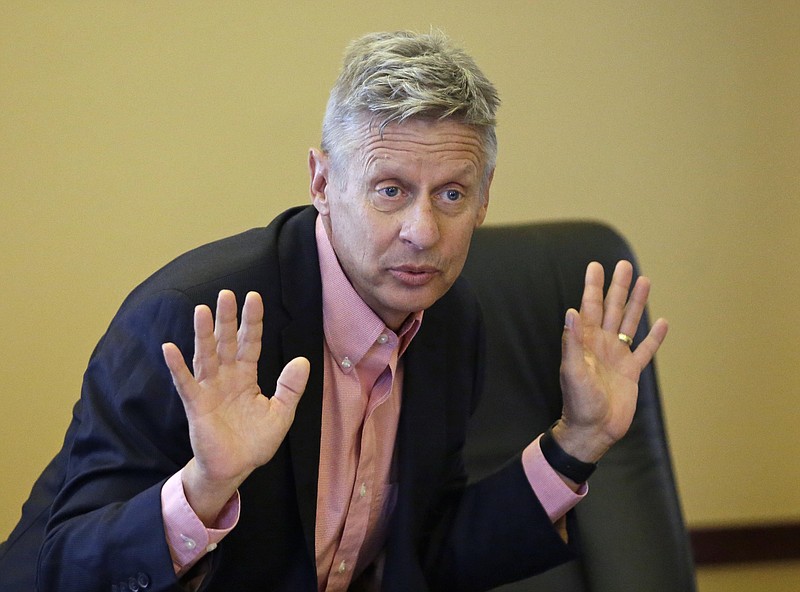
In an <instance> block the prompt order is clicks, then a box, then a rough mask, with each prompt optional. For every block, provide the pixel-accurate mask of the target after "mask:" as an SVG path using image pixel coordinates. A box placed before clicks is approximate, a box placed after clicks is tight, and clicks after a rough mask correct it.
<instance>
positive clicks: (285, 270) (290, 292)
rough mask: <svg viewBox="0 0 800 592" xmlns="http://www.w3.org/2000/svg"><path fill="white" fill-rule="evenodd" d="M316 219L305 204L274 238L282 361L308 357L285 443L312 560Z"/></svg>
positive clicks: (318, 306)
mask: <svg viewBox="0 0 800 592" xmlns="http://www.w3.org/2000/svg"><path fill="white" fill-rule="evenodd" d="M315 220H316V210H314V208H311V207H308V208H306V210H305V211H302V212H301V213H300V214H299V215H297V216H295V217H293V218H292V219H290V220H289V221H288V222H287V224H286V225H285V227H284V228H283V229H282V231H281V234H280V236H279V239H278V257H279V265H280V275H281V284H282V285H281V292H282V297H283V305H284V307H285V309H286V311H287V312H288V315H289V318H290V320H289V323H288V324H287V325H286V326H285V327H284V329H283V332H282V334H281V337H282V345H283V363H284V364H285V363H287V362H288V361H289V360H291V359H293V358H295V357H297V356H304V357H306V358H308V360H309V361H310V362H311V375H310V376H309V379H308V385H307V386H306V390H305V393H304V394H303V397H302V398H301V399H300V403H299V405H298V407H297V413H296V415H295V419H294V423H293V424H292V427H291V429H290V430H289V436H288V443H289V451H290V455H291V463H292V467H293V470H294V482H295V490H296V495H297V504H298V508H299V510H300V519H301V522H302V525H303V534H304V536H305V540H306V546H307V549H308V553H309V556H310V558H311V559H312V561H313V560H314V557H315V550H314V529H315V523H316V507H317V483H318V477H319V455H320V433H321V426H322V379H323V347H322V344H323V339H324V332H323V328H322V282H321V279H320V273H319V257H318V255H317V244H316V238H315V235H314V222H315Z"/></svg>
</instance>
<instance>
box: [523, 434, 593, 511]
mask: <svg viewBox="0 0 800 592" xmlns="http://www.w3.org/2000/svg"><path fill="white" fill-rule="evenodd" d="M540 439H541V436H539V437H538V438H536V440H534V441H533V442H531V443H530V444H529V445H528V446H527V447H526V448H525V450H523V451H522V467H523V468H524V469H525V476H526V477H528V482H529V483H530V484H531V488H533V493H535V494H536V497H537V498H539V502H540V503H541V504H542V507H543V508H544V510H545V512H547V515H548V516H549V517H550V520H551V521H552V522H554V523H555V522H557V521H558V520H559V519H561V518H562V517H563V516H564V515H565V514H566V513H567V512H569V511H570V510H571V509H572V508H574V507H575V506H576V505H577V504H578V502H580V501H581V500H582V499H583V498H584V497H586V493H587V492H588V491H589V486H588V485H587V484H586V483H582V484H581V486H580V487H579V488H578V491H577V492H575V491H572V489H570V488H569V486H568V485H567V484H566V483H564V481H563V480H562V479H561V477H560V476H559V475H558V473H557V472H556V471H555V469H553V467H551V466H550V463H548V462H547V460H546V459H545V458H544V455H543V454H542V449H541V447H540V446H539V440H540Z"/></svg>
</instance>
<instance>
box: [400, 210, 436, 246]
mask: <svg viewBox="0 0 800 592" xmlns="http://www.w3.org/2000/svg"><path fill="white" fill-rule="evenodd" d="M403 214H404V217H403V221H402V226H401V228H400V239H401V240H402V241H403V242H405V243H407V244H409V245H411V246H413V247H414V248H416V249H420V250H422V249H429V248H431V247H432V246H433V245H435V244H436V242H437V241H438V240H439V236H440V232H439V218H438V216H437V212H436V210H435V208H434V206H433V204H432V203H431V200H430V199H420V198H418V199H415V200H414V201H413V202H412V204H411V207H409V208H406V209H405V210H404V212H403Z"/></svg>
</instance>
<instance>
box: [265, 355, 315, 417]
mask: <svg viewBox="0 0 800 592" xmlns="http://www.w3.org/2000/svg"><path fill="white" fill-rule="evenodd" d="M310 372H311V363H310V362H309V361H308V360H307V359H306V358H295V359H293V360H292V361H290V362H289V363H288V364H286V366H284V368H283V371H282V372H281V375H280V376H279V377H278V384H277V385H276V387H275V395H274V396H273V397H272V401H279V402H280V403H281V404H282V405H284V406H285V408H286V411H287V412H288V413H290V414H292V415H293V414H294V410H295V409H296V408H297V404H298V403H299V402H300V397H301V396H302V395H303V391H304V390H305V388H306V383H307V382H308V375H309V374H310Z"/></svg>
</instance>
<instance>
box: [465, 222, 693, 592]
mask: <svg viewBox="0 0 800 592" xmlns="http://www.w3.org/2000/svg"><path fill="white" fill-rule="evenodd" d="M620 259H628V260H630V261H631V262H633V263H634V266H635V265H636V262H635V261H634V256H633V253H632V252H631V250H630V248H629V247H628V245H627V244H626V243H625V241H624V240H623V239H622V238H621V237H620V236H619V235H618V234H617V233H616V232H615V231H614V230H612V229H610V228H609V227H607V226H605V225H603V224H598V223H593V222H578V221H570V222H553V223H533V224H527V225H520V226H494V227H492V226H486V227H482V228H480V229H479V230H478V231H477V232H476V234H475V237H474V239H473V244H472V247H471V253H470V257H469V259H468V261H467V265H466V268H465V270H464V275H465V276H466V277H467V278H468V279H469V280H470V282H471V283H472V285H473V287H474V288H475V291H476V292H477V293H478V296H479V298H480V300H481V303H482V305H483V310H484V316H485V320H486V326H487V355H488V370H487V376H486V388H485V390H484V396H483V399H482V401H481V404H480V406H479V407H478V410H477V412H476V415H475V417H474V418H473V423H472V426H471V430H470V437H469V440H468V442H467V466H468V470H469V472H470V475H471V476H472V477H476V478H477V477H479V476H482V475H484V474H486V473H488V472H490V471H492V470H493V469H494V468H495V467H497V466H498V465H500V464H502V463H503V462H505V461H506V460H507V459H508V458H509V457H511V456H512V455H513V454H515V453H517V452H518V451H520V450H521V449H522V448H524V447H525V445H527V444H528V443H529V442H530V440H531V438H532V437H533V436H535V435H536V434H538V433H541V432H542V431H544V430H545V429H546V428H547V427H548V426H549V425H550V424H551V423H552V422H553V421H555V420H556V419H557V418H558V417H559V415H560V412H561V391H560V388H559V377H558V370H559V364H560V358H561V332H562V328H563V324H564V323H563V318H564V313H565V312H566V310H567V308H568V307H575V308H578V306H579V304H580V297H581V293H582V289H583V279H584V273H585V269H586V265H587V264H588V263H589V262H590V261H593V260H594V261H599V262H600V263H602V264H603V266H604V267H605V268H606V270H607V272H608V271H609V270H612V269H613V268H614V265H615V264H616V262H617V261H619V260H620ZM606 275H607V276H609V275H610V273H607V274H606ZM606 279H607V280H608V277H607V278H606ZM648 326H649V323H648V319H647V318H645V319H643V320H642V322H641V324H640V326H639V330H638V332H637V335H636V342H637V343H638V341H639V340H641V339H642V338H643V336H644V335H645V334H646V333H647V330H648ZM575 515H576V524H577V541H578V546H579V549H580V553H581V556H580V559H578V560H576V561H573V562H570V563H568V564H566V565H563V566H561V567H558V568H556V569H554V570H552V571H550V572H547V573H545V574H542V575H540V576H537V577H535V578H532V579H529V580H526V581H524V582H518V583H516V584H510V585H507V586H504V587H502V588H500V590H503V591H504V592H525V591H530V592H533V591H536V592H549V591H553V592H555V591H558V592H627V591H634V592H691V591H694V590H696V585H695V577H694V566H693V562H692V557H691V552H690V546H689V539H688V535H687V532H686V529H685V526H684V522H683V518H682V514H681V509H680V505H679V501H678V496H677V493H676V489H675V482H674V476H673V472H672V465H671V461H670V455H669V450H668V446H667V439H666V436H665V431H664V422H663V418H662V414H661V404H660V400H659V391H658V385H657V382H656V372H655V369H654V367H653V365H652V364H651V365H650V366H648V368H646V369H645V371H644V372H643V374H642V376H641V381H640V390H639V402H638V407H637V412H636V416H635V419H634V422H633V425H632V427H631V429H630V431H629V432H628V434H627V435H626V436H625V437H624V438H623V439H622V440H621V441H620V442H618V443H617V445H616V446H615V447H614V448H613V449H612V450H611V451H610V452H609V453H608V454H607V455H606V456H605V457H604V458H603V460H602V461H601V463H600V465H599V467H598V469H597V471H596V472H595V474H594V475H593V476H592V478H591V479H590V481H589V495H588V496H587V497H586V499H585V500H583V501H582V502H581V503H580V504H579V505H578V506H577V507H576V509H575Z"/></svg>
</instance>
